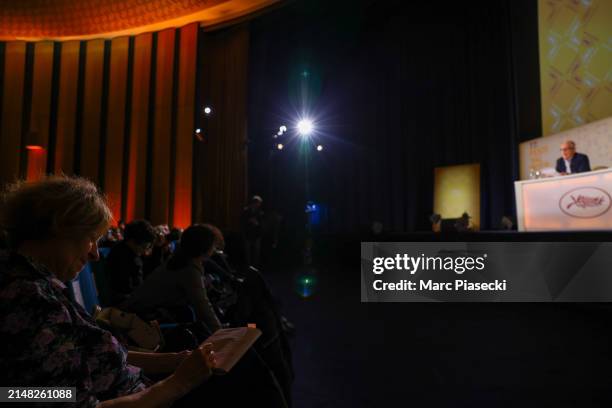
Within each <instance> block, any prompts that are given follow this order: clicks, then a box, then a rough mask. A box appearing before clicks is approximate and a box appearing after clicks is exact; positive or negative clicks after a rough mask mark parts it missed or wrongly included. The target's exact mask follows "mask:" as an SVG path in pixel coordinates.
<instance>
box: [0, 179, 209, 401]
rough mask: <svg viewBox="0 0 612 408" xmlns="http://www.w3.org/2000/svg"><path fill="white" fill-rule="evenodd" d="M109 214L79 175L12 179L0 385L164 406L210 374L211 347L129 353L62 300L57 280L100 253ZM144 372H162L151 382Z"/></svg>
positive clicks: (1, 301) (0, 296)
mask: <svg viewBox="0 0 612 408" xmlns="http://www.w3.org/2000/svg"><path fill="white" fill-rule="evenodd" d="M110 220H111V213H110V210H109V208H108V206H107V203H106V201H105V199H104V197H103V196H102V195H101V194H100V193H99V192H98V190H97V188H96V186H95V185H94V184H93V183H91V182H90V181H88V180H85V179H82V178H68V177H55V176H53V177H47V178H44V179H42V180H40V181H34V182H22V183H17V184H14V185H12V186H10V187H9V189H8V190H7V192H6V194H4V196H3V200H2V204H1V207H0V223H1V225H0V229H6V231H7V235H8V240H9V248H10V252H9V253H8V254H7V255H6V256H4V257H3V258H2V259H0V342H1V344H2V348H3V351H2V353H0V365H1V366H2V370H0V384H2V385H3V386H20V387H33V386H37V387H76V395H75V397H76V403H75V404H74V405H75V406H79V407H80V406H83V407H93V406H98V407H123V406H125V407H162V406H163V407H165V406H169V405H170V404H172V403H173V402H175V401H177V400H179V399H180V400H179V401H177V402H180V401H183V399H182V397H183V396H185V397H186V398H189V397H190V396H191V395H192V393H193V392H195V391H196V387H198V386H199V385H200V384H202V383H203V382H204V381H206V380H207V379H208V378H209V377H210V375H211V367H214V364H215V357H214V353H213V352H212V350H210V347H208V348H206V347H201V348H198V349H196V350H194V351H193V352H182V353H157V354H155V353H133V352H128V351H127V350H126V349H125V348H124V347H123V346H122V345H121V344H120V343H119V342H118V341H117V340H116V339H115V338H114V337H113V336H112V334H111V333H109V332H108V331H105V330H103V329H101V328H100V327H99V326H97V324H96V322H95V321H94V320H93V319H92V318H91V317H90V316H89V314H88V313H87V312H86V311H85V310H84V309H83V308H82V307H81V306H80V305H78V304H76V303H73V302H72V301H71V300H70V298H69V296H68V294H67V287H66V283H68V282H70V281H71V280H73V279H75V278H76V276H77V275H78V273H79V272H80V271H81V270H82V269H83V267H84V266H85V264H86V263H87V262H88V261H90V260H97V259H98V258H99V255H98V246H97V242H98V239H99V238H100V236H101V235H103V234H104V233H105V231H106V230H107V228H108V226H109V222H110ZM143 371H144V373H147V374H154V375H155V374H156V375H160V374H161V375H166V376H167V377H166V378H165V379H163V380H161V381H159V382H156V383H155V382H152V381H151V380H149V379H148V378H147V377H145V376H144V374H143ZM198 389H199V388H198ZM188 393H190V394H188ZM200 398H202V397H201V396H200Z"/></svg>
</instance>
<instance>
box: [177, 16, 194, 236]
mask: <svg viewBox="0 0 612 408" xmlns="http://www.w3.org/2000/svg"><path fill="white" fill-rule="evenodd" d="M197 43H198V25H197V24H190V25H188V26H186V27H183V28H181V43H180V55H179V73H178V97H177V105H178V107H177V120H176V122H177V124H176V157H175V160H174V162H175V163H176V164H175V169H174V174H175V176H174V183H173V184H174V203H173V220H172V224H173V225H174V226H177V227H182V228H184V227H186V226H188V225H189V224H191V219H192V215H191V214H192V180H193V132H194V128H193V125H194V114H195V109H196V107H195V85H196V56H197V50H198V47H197Z"/></svg>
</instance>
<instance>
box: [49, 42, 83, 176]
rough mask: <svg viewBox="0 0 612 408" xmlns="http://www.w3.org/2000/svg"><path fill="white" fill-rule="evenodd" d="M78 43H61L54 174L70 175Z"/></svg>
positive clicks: (72, 158) (75, 102)
mask: <svg viewBox="0 0 612 408" xmlns="http://www.w3.org/2000/svg"><path fill="white" fill-rule="evenodd" d="M79 49H80V42H79V41H68V42H65V43H62V55H61V62H60V66H61V68H60V75H59V95H58V107H57V133H56V139H55V160H54V162H55V166H54V172H55V173H60V172H63V173H66V174H72V172H73V170H74V169H73V164H74V142H75V140H74V137H75V135H74V130H75V119H76V111H77V87H78V84H77V78H78V77H79Z"/></svg>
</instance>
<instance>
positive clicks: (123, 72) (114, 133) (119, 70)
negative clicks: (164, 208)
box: [102, 37, 129, 219]
mask: <svg viewBox="0 0 612 408" xmlns="http://www.w3.org/2000/svg"><path fill="white" fill-rule="evenodd" d="M128 49H129V37H121V38H115V39H114V40H113V41H112V45H111V57H110V58H111V59H110V77H109V90H108V127H107V130H106V131H107V133H106V155H105V160H106V164H105V166H104V174H103V175H102V177H104V191H105V193H106V195H107V197H108V200H109V204H110V207H111V210H112V211H113V215H114V216H115V218H117V219H119V218H121V202H122V197H121V184H122V175H123V168H122V165H123V143H124V137H125V135H124V129H125V104H126V85H127V68H128Z"/></svg>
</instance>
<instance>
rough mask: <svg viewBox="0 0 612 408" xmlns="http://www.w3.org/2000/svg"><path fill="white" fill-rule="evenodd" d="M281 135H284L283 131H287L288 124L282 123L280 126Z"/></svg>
mask: <svg viewBox="0 0 612 408" xmlns="http://www.w3.org/2000/svg"><path fill="white" fill-rule="evenodd" d="M278 131H279V132H280V133H279V136H280V135H282V134H283V133H285V132H286V131H287V126H285V125H282V126H281V127H279V128H278Z"/></svg>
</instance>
